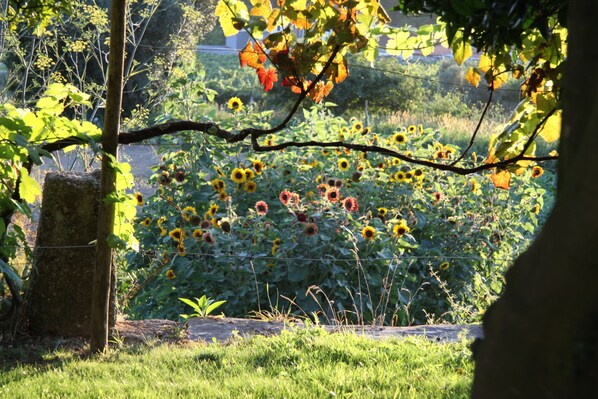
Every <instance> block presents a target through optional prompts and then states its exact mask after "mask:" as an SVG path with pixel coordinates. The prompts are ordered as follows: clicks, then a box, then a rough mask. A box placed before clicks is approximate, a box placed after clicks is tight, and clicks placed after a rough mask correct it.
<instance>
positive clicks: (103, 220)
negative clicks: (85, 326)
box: [91, 0, 126, 353]
mask: <svg viewBox="0 0 598 399" xmlns="http://www.w3.org/2000/svg"><path fill="white" fill-rule="evenodd" d="M125 13H126V0H113V1H112V10H111V13H110V58H109V60H108V83H107V90H106V114H105V116H104V132H103V137H102V149H103V151H104V155H103V157H102V177H101V181H100V199H101V200H100V209H99V213H98V236H97V243H96V268H95V273H94V278H93V291H92V301H91V352H92V353H97V352H103V351H104V350H105V349H106V346H107V345H108V308H109V306H108V305H109V300H110V280H111V268H112V248H111V247H110V246H109V245H108V241H107V238H108V237H109V236H110V234H112V233H113V231H114V204H108V203H106V202H104V199H105V198H106V197H107V196H108V194H110V193H111V192H113V191H114V190H115V189H116V175H115V171H114V168H112V167H111V166H110V163H111V160H110V156H113V157H114V158H116V157H117V148H118V133H119V127H120V109H121V103H122V86H123V70H124V59H125V51H124V50H125V32H126V26H125Z"/></svg>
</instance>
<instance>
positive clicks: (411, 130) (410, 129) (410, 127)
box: [407, 125, 417, 133]
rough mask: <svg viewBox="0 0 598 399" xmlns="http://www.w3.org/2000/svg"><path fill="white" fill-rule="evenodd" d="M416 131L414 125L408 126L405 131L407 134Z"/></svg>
mask: <svg viewBox="0 0 598 399" xmlns="http://www.w3.org/2000/svg"><path fill="white" fill-rule="evenodd" d="M416 130H417V128H416V127H415V125H409V127H408V128H407V131H408V132H409V133H415V131H416Z"/></svg>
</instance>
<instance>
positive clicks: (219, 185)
mask: <svg viewBox="0 0 598 399" xmlns="http://www.w3.org/2000/svg"><path fill="white" fill-rule="evenodd" d="M210 183H211V184H212V188H213V189H214V191H216V192H221V191H222V190H224V189H225V188H226V183H225V182H224V180H221V179H214V180H212V181H211V182H210Z"/></svg>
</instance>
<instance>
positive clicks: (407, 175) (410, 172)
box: [405, 170, 413, 182]
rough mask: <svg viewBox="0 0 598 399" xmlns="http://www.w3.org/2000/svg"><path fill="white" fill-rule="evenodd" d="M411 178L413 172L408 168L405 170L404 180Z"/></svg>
mask: <svg viewBox="0 0 598 399" xmlns="http://www.w3.org/2000/svg"><path fill="white" fill-rule="evenodd" d="M411 179H413V172H412V171H410V170H408V171H407V172H405V180H406V181H408V182H409V181H411Z"/></svg>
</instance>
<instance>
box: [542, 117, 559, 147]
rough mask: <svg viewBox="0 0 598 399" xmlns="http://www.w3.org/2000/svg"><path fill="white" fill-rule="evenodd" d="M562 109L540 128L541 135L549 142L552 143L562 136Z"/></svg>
mask: <svg viewBox="0 0 598 399" xmlns="http://www.w3.org/2000/svg"><path fill="white" fill-rule="evenodd" d="M561 119H562V118H561V111H560V110H558V111H556V112H555V113H554V114H552V115H551V116H550V118H548V120H546V122H545V123H544V126H543V127H541V128H540V129H541V130H540V136H541V137H542V138H543V139H544V140H546V142H548V143H552V142H553V141H556V140H558V139H559V137H561Z"/></svg>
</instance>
